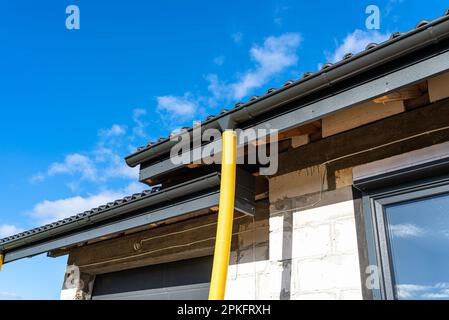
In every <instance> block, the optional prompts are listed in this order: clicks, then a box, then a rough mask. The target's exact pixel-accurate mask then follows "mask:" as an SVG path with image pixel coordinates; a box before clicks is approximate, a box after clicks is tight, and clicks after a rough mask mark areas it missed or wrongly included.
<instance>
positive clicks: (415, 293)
mask: <svg viewBox="0 0 449 320" xmlns="http://www.w3.org/2000/svg"><path fill="white" fill-rule="evenodd" d="M396 289H397V291H398V296H399V298H400V299H416V298H417V297H419V296H420V295H421V293H422V292H423V291H426V290H428V289H429V286H422V285H416V284H398V285H396Z"/></svg>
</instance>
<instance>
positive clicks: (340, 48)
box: [325, 29, 389, 63]
mask: <svg viewBox="0 0 449 320" xmlns="http://www.w3.org/2000/svg"><path fill="white" fill-rule="evenodd" d="M388 37H389V36H388V35H387V34H382V33H379V32H378V31H363V30H360V29H356V30H355V31H354V32H352V33H350V34H348V35H347V36H346V38H345V39H344V40H343V42H342V43H340V44H338V45H337V48H336V49H335V51H334V52H333V53H329V52H326V53H325V54H326V58H327V60H328V61H329V62H331V63H335V62H337V61H340V60H342V59H343V57H344V55H345V54H347V53H353V54H356V53H359V52H361V51H363V50H365V48H366V46H367V45H368V44H369V43H381V42H384V41H385V40H387V39H388Z"/></svg>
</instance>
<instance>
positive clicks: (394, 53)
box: [125, 15, 449, 167]
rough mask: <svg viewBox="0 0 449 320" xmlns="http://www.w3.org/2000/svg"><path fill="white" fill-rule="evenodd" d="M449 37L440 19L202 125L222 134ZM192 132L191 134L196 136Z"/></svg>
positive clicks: (141, 157)
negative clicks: (296, 100)
mask: <svg viewBox="0 0 449 320" xmlns="http://www.w3.org/2000/svg"><path fill="white" fill-rule="evenodd" d="M448 34H449V15H446V16H444V17H441V18H439V19H436V20H434V21H432V22H430V23H426V24H422V25H421V23H420V26H419V27H417V28H416V29H414V30H411V31H409V32H407V33H405V34H403V35H400V36H398V37H396V38H395V37H392V38H391V39H390V40H388V41H386V42H384V43H382V44H379V45H377V46H374V47H370V46H368V48H367V49H366V50H365V51H363V52H361V53H359V54H356V55H354V56H352V57H350V58H348V59H345V60H342V61H340V62H338V63H336V64H334V65H331V66H327V67H324V68H323V69H322V70H321V71H319V72H317V73H315V74H313V75H310V76H308V77H305V78H303V79H301V80H298V81H296V82H293V83H292V84H289V85H287V86H285V87H282V88H280V89H278V90H275V91H273V92H270V93H268V94H266V95H264V96H262V97H260V98H257V99H256V100H254V101H250V102H248V103H246V104H244V105H241V106H238V107H236V108H235V109H233V110H230V111H228V112H225V113H223V114H221V115H219V116H217V117H215V118H213V119H211V120H208V121H205V122H204V123H202V130H206V129H212V128H213V129H221V130H222V131H224V130H226V129H229V128H232V127H235V125H236V124H239V123H242V122H245V121H247V120H250V119H252V118H255V117H258V116H260V115H261V114H263V113H266V112H269V111H271V110H273V109H275V108H277V107H279V106H280V105H283V104H285V103H288V102H290V101H292V100H294V99H298V98H301V97H304V96H307V95H310V94H312V93H314V92H317V91H319V90H322V89H325V88H329V87H331V86H332V85H334V84H335V83H337V82H341V81H343V80H345V79H348V78H351V77H353V76H355V75H357V74H360V73H362V72H365V71H367V70H369V69H372V68H375V67H377V66H379V65H382V64H384V63H387V62H389V61H392V60H395V59H397V58H398V57H400V56H403V55H406V54H409V53H411V52H413V51H417V50H419V49H421V48H424V47H426V46H428V45H431V44H434V43H438V42H439V41H440V40H441V39H444V38H446V37H447V36H448ZM192 130H193V129H192V128H190V129H189V130H188V132H189V134H190V135H192ZM177 143H178V142H177V139H176V140H174V141H172V140H170V139H167V140H163V141H161V142H159V143H156V144H154V145H152V146H150V147H148V148H145V149H143V150H141V151H138V152H136V153H134V154H131V155H129V156H127V157H126V158H125V161H126V163H127V164H128V166H130V167H135V166H137V165H139V164H141V163H142V162H146V161H150V160H153V159H156V158H158V157H161V156H163V155H165V154H167V153H169V152H170V149H171V148H172V147H173V146H174V145H175V144H177Z"/></svg>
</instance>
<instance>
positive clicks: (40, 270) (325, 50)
mask: <svg viewBox="0 0 449 320" xmlns="http://www.w3.org/2000/svg"><path fill="white" fill-rule="evenodd" d="M445 2H446V1H441V0H431V1H426V2H423V1H419V0H383V1H351V0H345V1H343V0H341V1H332V2H330V1H324V0H317V1H288V0H285V1H268V0H267V1H253V0H248V1H241V0H240V1H234V0H227V1H170V2H168V1H151V2H150V1H143V0H142V1H92V0H91V1H86V0H73V1H70V2H68V1H48V0H47V1H31V0H30V1H24V0H16V1H8V2H7V1H3V2H2V3H1V4H0V40H1V46H0V49H1V50H0V108H1V111H2V117H1V118H0V145H1V148H0V156H1V163H2V165H1V166H0V177H1V180H2V184H1V185H0V201H1V203H2V208H1V209H0V236H7V235H9V234H11V233H15V232H17V231H20V230H23V229H28V228H32V227H34V226H37V225H41V224H43V223H46V222H49V221H54V220H57V219H60V218H63V217H65V216H67V215H72V214H76V213H78V212H80V211H83V210H86V209H89V208H91V207H94V206H96V205H99V204H102V203H105V202H108V201H110V200H113V199H115V198H118V197H121V196H124V195H126V194H129V193H133V192H137V191H141V190H142V189H144V188H145V187H144V186H143V185H139V184H138V183H137V175H136V171H135V170H131V169H129V168H127V167H126V166H125V165H124V162H123V161H122V158H123V157H124V156H125V155H127V154H129V153H131V152H132V151H133V150H134V149H135V148H136V147H137V146H140V145H144V144H146V143H147V142H148V141H151V140H154V139H157V138H158V137H159V136H166V135H167V134H168V133H169V132H170V131H171V130H172V129H174V128H177V127H180V126H183V125H191V124H192V121H194V120H200V119H203V118H204V117H205V116H207V115H208V114H216V113H217V112H218V111H219V110H220V109H221V108H231V107H232V106H233V104H234V103H235V102H238V101H239V100H246V99H248V97H249V96H251V95H254V94H256V95H257V94H261V93H263V92H264V91H265V90H266V88H268V87H278V86H280V85H282V83H283V82H284V81H285V80H288V79H297V78H299V77H300V76H301V75H302V73H303V72H305V71H315V70H317V68H318V66H319V65H320V64H322V63H325V62H327V61H332V60H336V59H338V58H339V57H341V55H342V54H344V53H346V52H347V51H352V52H357V51H360V50H361V49H362V48H363V47H364V46H365V45H366V44H367V43H369V42H372V41H375V42H378V41H381V40H383V39H385V38H386V37H388V36H389V34H390V33H391V32H393V31H407V30H409V29H411V28H413V27H414V26H415V25H416V23H417V22H418V21H419V20H421V19H433V18H436V17H438V16H441V15H442V14H443V12H444V10H445V9H446V8H447V7H449V2H446V3H445ZM69 4H75V5H77V6H78V7H79V8H80V18H81V21H80V22H81V23H80V30H68V29H66V27H65V19H66V16H67V15H66V13H65V9H66V7H67V5H69ZM370 4H375V5H378V6H379V8H380V9H381V25H380V27H381V28H380V30H378V31H369V30H367V29H366V27H365V19H366V17H367V15H366V14H365V9H366V7H367V6H368V5H370ZM65 259H66V258H59V259H51V258H46V257H36V258H32V259H26V260H23V261H19V262H15V263H11V264H8V265H5V266H4V268H3V270H2V272H1V273H0V298H13V299H15V298H23V299H57V298H58V297H59V288H60V287H61V284H62V276H63V272H64V268H65V263H66V260H65Z"/></svg>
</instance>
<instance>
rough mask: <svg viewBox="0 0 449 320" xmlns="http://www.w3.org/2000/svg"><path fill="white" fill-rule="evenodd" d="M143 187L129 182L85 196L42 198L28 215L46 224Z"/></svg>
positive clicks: (138, 190) (140, 189)
mask: <svg viewBox="0 0 449 320" xmlns="http://www.w3.org/2000/svg"><path fill="white" fill-rule="evenodd" d="M144 189H145V187H144V185H142V184H139V183H131V184H130V185H128V186H127V187H125V188H123V189H120V190H105V191H102V192H100V193H97V194H91V195H88V196H85V197H81V196H75V197H69V198H65V199H58V200H44V201H42V202H40V203H38V204H36V205H35V206H34V207H33V209H32V210H31V212H30V216H31V217H32V218H33V219H35V220H36V222H37V223H38V224H41V225H42V224H47V223H51V222H55V221H57V220H61V219H64V218H67V217H70V216H73V215H75V214H78V213H81V212H84V211H86V210H90V209H92V208H95V207H98V206H101V205H104V204H107V203H108V202H111V201H114V200H117V199H120V198H123V197H125V196H128V195H129V194H132V193H136V192H140V191H142V190H144Z"/></svg>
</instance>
